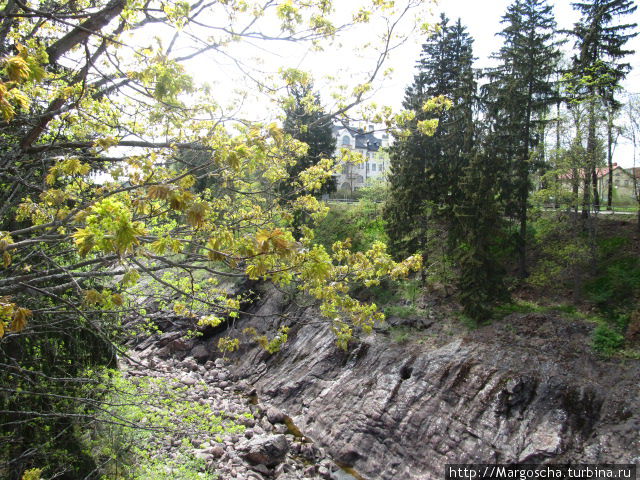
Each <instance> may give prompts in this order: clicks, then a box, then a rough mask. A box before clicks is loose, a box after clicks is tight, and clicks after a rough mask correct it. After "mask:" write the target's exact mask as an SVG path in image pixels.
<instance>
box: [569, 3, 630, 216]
mask: <svg viewBox="0 0 640 480" xmlns="http://www.w3.org/2000/svg"><path fill="white" fill-rule="evenodd" d="M573 7H574V8H575V9H576V10H578V11H579V12H580V14H581V15H582V17H581V18H580V21H579V22H578V23H576V24H575V26H574V28H573V32H572V33H573V35H574V37H575V38H576V44H575V47H576V50H577V54H576V55H575V56H574V59H573V69H572V70H573V71H572V74H573V78H572V87H573V92H574V94H575V100H577V101H587V102H589V119H588V126H587V151H586V156H587V158H586V169H585V176H584V190H583V209H582V215H583V217H585V218H586V217H587V216H588V214H589V208H590V205H591V194H590V191H592V192H593V194H592V195H593V205H594V207H595V208H596V210H597V209H598V208H599V204H600V200H599V197H598V188H597V187H598V178H597V174H596V167H597V149H598V142H597V137H596V131H597V128H598V121H599V118H598V115H597V110H598V105H597V102H602V103H604V104H605V105H607V106H609V107H615V105H616V100H615V91H616V89H617V88H618V87H619V85H620V82H621V81H622V79H624V77H625V76H626V74H627V73H628V72H629V70H630V65H629V64H628V63H625V62H623V59H624V58H625V57H626V56H627V55H629V54H632V53H634V52H633V51H632V50H627V49H625V44H626V43H627V41H628V40H629V39H631V38H633V37H634V36H635V35H637V33H632V32H631V30H632V29H633V28H635V27H636V24H635V23H633V24H629V23H627V24H615V20H616V18H618V17H622V16H625V15H630V14H632V13H633V12H635V11H636V9H637V6H636V5H635V2H634V1H633V0H591V1H587V2H579V3H574V4H573ZM611 166H612V165H610V167H611Z"/></svg>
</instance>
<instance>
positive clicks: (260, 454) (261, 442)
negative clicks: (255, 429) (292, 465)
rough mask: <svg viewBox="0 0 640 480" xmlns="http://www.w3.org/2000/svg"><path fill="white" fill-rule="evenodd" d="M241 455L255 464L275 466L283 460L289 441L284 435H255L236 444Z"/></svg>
mask: <svg viewBox="0 0 640 480" xmlns="http://www.w3.org/2000/svg"><path fill="white" fill-rule="evenodd" d="M237 449H238V450H239V451H241V452H242V454H241V455H242V457H243V458H245V459H247V460H248V461H249V462H251V463H253V464H255V465H257V464H260V463H262V464H264V465H267V466H271V467H273V466H275V465H277V464H279V463H281V462H282V461H283V460H284V457H285V456H286V454H287V452H288V451H289V443H288V442H287V439H286V438H285V437H284V435H256V436H254V437H253V438H251V439H250V440H245V441H243V442H242V443H241V444H239V445H238V446H237Z"/></svg>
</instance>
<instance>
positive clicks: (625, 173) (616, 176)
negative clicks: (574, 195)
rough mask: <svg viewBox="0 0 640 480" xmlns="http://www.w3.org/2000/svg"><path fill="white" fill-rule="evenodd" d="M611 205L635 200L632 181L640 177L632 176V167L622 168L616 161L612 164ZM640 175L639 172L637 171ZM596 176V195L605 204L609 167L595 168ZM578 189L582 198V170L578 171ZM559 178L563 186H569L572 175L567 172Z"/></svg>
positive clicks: (607, 191) (607, 195) (571, 181)
mask: <svg viewBox="0 0 640 480" xmlns="http://www.w3.org/2000/svg"><path fill="white" fill-rule="evenodd" d="M612 172H613V202H612V203H613V205H616V204H617V205H626V204H630V203H633V202H635V187H634V182H636V181H637V180H636V179H640V177H637V176H634V171H633V169H624V168H622V167H621V166H619V165H618V164H617V163H614V164H613V168H612ZM637 173H638V175H640V172H637ZM596 175H597V176H598V196H599V198H600V205H606V204H607V203H608V197H609V167H601V168H596ZM578 176H579V179H578V191H579V193H580V198H582V186H583V178H584V171H579V172H578ZM560 180H561V182H562V184H563V185H564V186H565V188H567V187H568V188H571V185H572V184H573V175H572V173H571V172H568V173H566V174H564V175H561V176H560Z"/></svg>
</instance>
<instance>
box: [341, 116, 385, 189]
mask: <svg viewBox="0 0 640 480" xmlns="http://www.w3.org/2000/svg"><path fill="white" fill-rule="evenodd" d="M333 136H334V137H335V138H336V156H337V157H338V158H339V157H340V150H342V149H343V148H348V149H351V150H355V151H356V152H358V153H360V154H361V155H362V156H363V157H364V158H365V160H364V161H363V162H362V163H351V162H342V163H341V164H340V165H339V167H340V169H339V171H338V174H337V175H336V185H337V187H338V190H342V191H345V190H346V191H348V192H351V193H352V192H353V191H354V190H357V189H358V188H362V187H364V186H365V185H366V184H367V181H369V180H371V179H385V178H386V172H387V170H388V168H389V156H388V154H387V152H386V151H385V150H384V148H385V147H388V146H389V135H388V134H383V135H381V136H380V137H377V136H376V135H375V134H374V132H373V127H369V128H368V129H367V130H365V129H362V128H353V127H350V126H348V125H347V126H345V125H334V126H333Z"/></svg>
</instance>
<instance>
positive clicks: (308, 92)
mask: <svg viewBox="0 0 640 480" xmlns="http://www.w3.org/2000/svg"><path fill="white" fill-rule="evenodd" d="M289 93H290V96H289V99H288V102H287V103H286V105H285V107H284V111H285V115H286V117H285V120H284V125H283V130H284V131H285V133H288V134H290V135H291V136H292V137H293V138H295V139H296V140H300V141H301V142H304V143H306V144H307V145H308V146H309V150H308V151H307V154H306V155H305V156H304V157H303V158H301V159H299V160H298V162H297V163H296V164H295V165H293V166H291V167H289V169H288V170H289V171H288V173H289V180H288V181H285V182H284V183H283V184H282V185H281V187H280V191H281V192H282V193H283V194H285V195H286V196H290V195H291V194H293V193H294V190H295V188H294V186H293V185H292V183H291V182H292V181H294V180H295V178H296V177H297V176H298V175H299V174H300V172H302V171H303V170H306V169H307V168H309V167H311V166H313V165H315V164H316V163H318V162H319V161H320V160H322V159H323V158H333V157H334V155H335V150H336V139H335V138H334V136H333V132H332V124H331V118H329V117H328V116H327V115H326V114H325V112H324V110H323V108H322V104H321V103H320V95H319V94H318V93H317V92H314V90H313V85H312V84H310V83H304V84H303V83H300V84H294V85H292V86H290V87H289ZM335 191H336V185H335V182H334V181H333V180H330V181H328V182H326V183H325V184H324V185H323V186H322V188H321V189H320V191H319V192H317V193H331V192H335Z"/></svg>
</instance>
